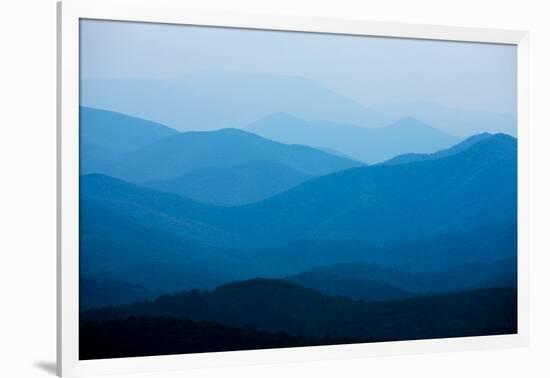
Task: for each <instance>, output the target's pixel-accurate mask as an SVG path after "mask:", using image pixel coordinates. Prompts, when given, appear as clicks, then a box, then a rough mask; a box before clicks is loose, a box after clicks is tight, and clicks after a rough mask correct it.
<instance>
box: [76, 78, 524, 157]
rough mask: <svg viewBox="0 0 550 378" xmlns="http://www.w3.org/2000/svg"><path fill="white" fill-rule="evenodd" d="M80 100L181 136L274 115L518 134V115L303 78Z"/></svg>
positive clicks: (95, 94) (134, 83) (110, 92)
mask: <svg viewBox="0 0 550 378" xmlns="http://www.w3.org/2000/svg"><path fill="white" fill-rule="evenodd" d="M80 101H81V104H82V105H83V106H87V107H93V108H101V109H107V110H111V111H115V112H120V113H125V114H132V115H134V116H136V117H140V118H143V119H149V120H153V121H156V122H159V123H161V124H164V125H168V126H170V127H172V128H174V129H176V130H179V131H189V130H201V131H204V130H217V129H221V128H240V127H245V126H246V125H248V124H250V123H252V122H254V121H256V120H258V119H261V118H263V117H266V116H268V115H270V114H272V113H277V112H281V113H288V114H292V115H294V116H296V117H299V118H302V119H305V120H307V121H327V120H328V121H331V122H335V123H341V124H351V125H357V126H361V127H367V128H373V127H384V126H388V125H391V124H392V123H395V122H397V121H398V120H400V119H402V118H406V117H413V118H416V119H418V120H420V121H421V122H423V123H426V124H429V125H433V126H435V127H436V128H438V129H440V130H443V131H445V132H447V133H450V134H459V135H460V136H469V135H472V134H479V133H481V132H491V133H496V132H505V133H507V134H510V135H516V134H515V133H516V124H517V120H516V116H515V114H501V113H495V112H491V111H485V110H476V109H461V108H451V107H448V106H444V105H441V104H436V103H430V102H425V101H424V102H423V101H409V102H403V101H401V102H385V103H380V104H370V105H363V104H360V103H359V102H357V101H355V100H353V99H352V98H350V97H347V96H346V95H343V94H339V93H336V92H335V91H333V90H331V89H330V88H327V87H325V86H323V85H322V84H319V83H316V82H314V81H312V80H309V79H306V78H303V77H297V76H284V75H270V74H254V73H244V72H234V71H209V72H207V71H204V72H202V73H196V74H193V75H187V76H185V77H182V78H179V79H173V78H172V79H166V80H163V79H117V78H112V79H85V80H82V81H81V83H80ZM403 152H420V151H403Z"/></svg>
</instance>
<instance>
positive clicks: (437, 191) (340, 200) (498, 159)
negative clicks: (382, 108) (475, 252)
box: [220, 135, 517, 245]
mask: <svg viewBox="0 0 550 378" xmlns="http://www.w3.org/2000/svg"><path fill="white" fill-rule="evenodd" d="M516 155H517V144H516V140H515V139H514V138H512V137H509V136H505V135H495V136H493V137H491V138H488V139H486V140H483V141H480V142H478V143H476V144H474V145H473V146H472V147H470V148H468V149H467V150H465V151H462V152H461V153H458V154H455V155H452V156H449V157H446V158H442V159H437V160H431V161H423V162H416V163H411V164H399V165H376V166H369V167H362V168H355V169H348V170H345V171H342V172H337V173H334V174H330V175H325V176H321V177H319V178H316V179H312V180H309V181H307V182H305V183H303V184H301V185H298V186H297V187H295V188H293V189H291V190H289V191H287V192H284V193H281V194H279V195H276V196H274V197H271V198H269V199H267V200H265V201H261V202H257V203H254V204H251V205H245V206H240V207H237V208H233V209H231V211H228V212H227V213H225V215H226V217H225V218H224V219H221V220H220V222H222V223H224V224H225V227H227V229H228V230H232V231H234V232H238V230H247V232H249V233H250V236H251V238H254V239H255V240H256V242H257V243H258V244H264V245H266V244H270V243H271V244H275V243H279V244H280V243H284V242H288V241H292V240H297V239H304V238H310V239H311V238H322V239H348V240H362V241H366V242H369V243H374V244H384V243H391V242H396V241H405V240H413V239H419V238H424V237H428V236H431V235H435V234H438V233H445V232H448V231H458V230H464V229H466V228H474V227H476V226H480V225H484V224H490V223H495V222H496V223H499V222H507V221H515V219H516V212H517V209H516V207H517V185H516V183H517V156H516Z"/></svg>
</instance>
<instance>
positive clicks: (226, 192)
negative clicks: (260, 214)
mask: <svg viewBox="0 0 550 378" xmlns="http://www.w3.org/2000/svg"><path fill="white" fill-rule="evenodd" d="M311 177H312V176H310V175H308V174H306V173H302V172H299V171H296V170H294V169H291V168H289V167H287V166H284V165H282V164H274V163H264V162H251V163H247V164H243V165H238V166H231V167H206V168H202V169H197V170H195V171H192V172H190V173H188V174H185V175H183V176H179V177H176V178H173V179H167V180H163V181H150V182H146V183H145V185H146V186H148V187H150V188H153V189H157V190H160V191H164V192H170V193H175V194H178V195H180V196H182V197H187V198H190V199H193V200H196V201H199V202H204V203H208V204H213V205H219V206H238V205H244V204H248V203H252V202H257V201H261V200H264V199H266V198H269V197H272V196H274V195H275V194H278V193H281V192H284V191H286V190H288V189H290V188H292V187H294V186H296V185H298V184H300V183H302V182H304V181H306V180H308V179H309V178H311Z"/></svg>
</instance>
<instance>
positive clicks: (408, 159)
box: [382, 133, 493, 165]
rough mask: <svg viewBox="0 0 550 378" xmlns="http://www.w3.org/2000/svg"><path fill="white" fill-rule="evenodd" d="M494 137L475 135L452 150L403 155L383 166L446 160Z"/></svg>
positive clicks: (490, 135) (386, 162)
mask: <svg viewBox="0 0 550 378" xmlns="http://www.w3.org/2000/svg"><path fill="white" fill-rule="evenodd" d="M492 136H493V134H489V133H483V134H477V135H473V136H471V137H469V138H466V139H465V140H463V141H462V142H460V143H458V144H456V145H454V146H452V147H450V148H446V149H443V150H440V151H436V152H434V153H431V154H417V153H414V154H403V155H399V156H395V157H394V158H391V159H389V160H387V161H385V162H383V163H382V164H388V165H391V164H405V163H414V162H417V161H426V160H436V159H441V158H444V157H447V156H452V155H455V154H457V153H459V152H462V151H464V150H467V149H468V148H470V147H471V146H473V145H474V144H476V143H478V142H480V141H482V140H484V139H487V138H490V137H492Z"/></svg>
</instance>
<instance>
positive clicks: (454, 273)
mask: <svg viewBox="0 0 550 378" xmlns="http://www.w3.org/2000/svg"><path fill="white" fill-rule="evenodd" d="M516 272H517V264H516V260H515V259H509V260H502V261H498V262H494V263H490V264H487V263H485V264H482V263H468V264H464V265H459V266H456V267H453V268H448V269H444V270H438V271H432V272H423V273H411V272H407V271H402V270H396V269H391V268H385V267H380V266H376V265H371V264H365V263H347V264H337V265H329V266H322V267H317V268H314V269H311V270H308V271H305V272H302V273H299V274H297V275H293V276H290V277H287V278H286V279H287V280H288V281H290V282H292V283H295V284H297V285H300V286H303V287H307V288H311V289H316V290H319V291H321V292H322V293H325V294H329V295H339V296H343V297H348V298H352V299H357V300H363V301H368V302H372V301H376V300H391V299H402V298H406V297H411V296H414V295H427V294H436V293H445V292H452V291H462V290H467V289H473V288H481V287H502V286H504V287H515V286H516V284H514V282H513V281H512V280H508V281H505V280H503V277H513V276H514V275H515V274H516Z"/></svg>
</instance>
